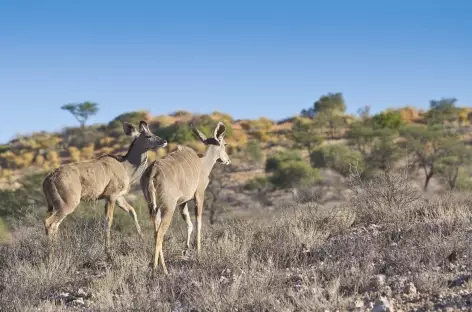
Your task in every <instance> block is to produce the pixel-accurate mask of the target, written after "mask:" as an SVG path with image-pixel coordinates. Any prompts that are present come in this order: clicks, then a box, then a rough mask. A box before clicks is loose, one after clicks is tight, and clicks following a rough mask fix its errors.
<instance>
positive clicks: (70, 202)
mask: <svg viewBox="0 0 472 312" xmlns="http://www.w3.org/2000/svg"><path fill="white" fill-rule="evenodd" d="M123 130H124V133H125V134H126V135H128V136H131V137H132V138H133V141H132V143H131V145H130V146H129V148H128V152H127V153H126V155H124V156H113V155H103V156H100V157H98V158H96V159H93V160H88V161H81V162H77V163H69V164H65V165H62V166H60V167H59V168H57V169H56V170H54V171H53V172H51V173H50V174H48V175H47V176H46V178H45V179H44V181H43V192H44V195H45V197H46V201H47V204H48V213H49V216H48V217H47V218H46V219H45V220H44V226H45V228H46V235H47V236H48V237H50V238H51V237H53V236H55V235H54V234H55V233H56V232H57V229H58V227H59V224H60V223H61V222H62V220H64V218H65V217H66V216H67V215H68V214H70V213H72V212H73V211H74V209H75V208H76V207H77V205H78V204H79V202H80V201H81V200H98V199H105V201H106V204H105V214H106V218H107V228H106V238H105V249H106V250H108V247H109V244H110V228H111V225H112V222H113V211H114V208H115V203H116V204H118V206H119V207H120V208H121V209H123V210H124V211H126V212H128V213H129V214H130V215H131V217H132V218H133V220H134V223H135V226H136V230H137V232H138V234H139V235H140V236H142V234H141V228H140V226H139V223H138V217H137V215H136V211H135V210H134V208H133V207H132V206H131V205H130V204H128V202H127V201H126V200H125V198H124V195H125V194H127V193H128V192H129V190H130V188H131V184H132V183H133V182H135V181H137V180H138V179H139V178H140V177H141V175H142V173H143V172H144V170H145V168H146V165H147V159H148V156H147V152H148V150H150V149H154V148H159V147H165V146H166V145H167V142H166V141H165V140H163V139H161V138H160V137H158V136H156V135H154V134H152V133H151V131H150V130H149V128H148V125H147V123H146V122H145V121H141V122H140V123H139V131H138V130H137V129H136V127H134V126H133V125H131V124H129V123H126V122H124V123H123Z"/></svg>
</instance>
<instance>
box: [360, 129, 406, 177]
mask: <svg viewBox="0 0 472 312" xmlns="http://www.w3.org/2000/svg"><path fill="white" fill-rule="evenodd" d="M374 136H375V139H374V141H373V144H372V147H371V151H370V153H369V154H368V155H366V157H365V163H366V164H369V166H370V167H371V169H381V170H382V171H388V170H389V169H391V168H392V167H393V165H394V163H395V162H396V161H397V160H399V159H400V158H401V156H402V153H401V149H400V148H399V146H398V144H396V142H395V140H396V138H397V137H398V132H397V131H395V130H392V129H390V128H384V129H377V130H375V131H374Z"/></svg>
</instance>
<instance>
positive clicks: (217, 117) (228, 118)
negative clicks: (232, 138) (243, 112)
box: [210, 111, 233, 123]
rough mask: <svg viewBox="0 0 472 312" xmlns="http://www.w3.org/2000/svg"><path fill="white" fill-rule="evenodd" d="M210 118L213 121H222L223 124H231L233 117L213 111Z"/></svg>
mask: <svg viewBox="0 0 472 312" xmlns="http://www.w3.org/2000/svg"><path fill="white" fill-rule="evenodd" d="M210 117H211V118H212V119H213V120H215V121H222V122H224V123H231V122H232V121H233V117H231V115H229V114H225V113H222V112H218V111H214V112H213V113H212V114H211V115H210Z"/></svg>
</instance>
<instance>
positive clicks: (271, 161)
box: [265, 151, 302, 172]
mask: <svg viewBox="0 0 472 312" xmlns="http://www.w3.org/2000/svg"><path fill="white" fill-rule="evenodd" d="M292 161H295V162H299V161H302V157H301V156H300V154H299V153H298V152H296V151H282V152H278V153H277V154H275V155H272V156H270V157H268V158H267V160H266V165H265V171H266V172H276V171H279V170H280V168H281V166H282V164H283V163H286V162H292Z"/></svg>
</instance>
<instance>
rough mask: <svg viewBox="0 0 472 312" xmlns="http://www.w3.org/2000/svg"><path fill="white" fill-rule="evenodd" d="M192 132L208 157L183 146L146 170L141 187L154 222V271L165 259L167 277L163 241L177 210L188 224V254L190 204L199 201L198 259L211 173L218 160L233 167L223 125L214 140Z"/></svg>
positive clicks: (164, 266)
mask: <svg viewBox="0 0 472 312" xmlns="http://www.w3.org/2000/svg"><path fill="white" fill-rule="evenodd" d="M191 129H192V132H193V133H194V134H195V135H196V136H197V137H198V138H199V139H200V141H201V142H203V144H205V146H206V149H205V153H204V155H198V154H197V153H196V152H195V151H194V150H193V149H191V148H189V147H186V146H180V147H179V148H177V149H176V150H175V151H173V152H172V153H170V154H168V155H167V156H166V157H164V158H161V159H158V160H155V161H154V162H152V163H151V164H150V165H149V167H148V168H147V169H146V170H145V171H144V173H143V175H142V177H141V181H140V183H141V188H142V190H143V193H144V197H145V198H146V201H147V202H148V208H149V214H150V216H151V220H152V222H153V223H154V230H155V237H154V238H155V249H154V259H153V260H154V262H153V267H152V269H153V272H154V271H155V270H156V269H157V267H158V263H159V258H160V259H161V264H162V268H163V270H164V274H166V275H167V274H168V271H167V268H166V265H165V261H164V254H163V252H162V242H163V239H164V235H165V233H166V231H167V229H168V228H169V225H170V223H171V221H172V215H173V214H174V211H175V208H176V207H177V206H179V209H180V213H181V215H182V218H183V219H184V221H185V222H186V223H187V240H186V245H185V251H184V252H186V251H187V250H188V249H189V247H190V235H191V234H192V231H193V225H192V221H191V220H190V215H189V212H188V206H187V202H189V201H190V200H195V204H196V205H195V206H196V208H195V217H196V221H197V235H196V245H197V257H198V256H199V255H200V251H201V246H200V241H201V228H202V212H203V201H204V195H205V189H206V188H207V186H208V183H209V175H210V172H211V170H212V168H213V166H214V165H215V163H216V162H217V161H219V162H221V163H223V164H224V165H229V164H230V163H231V160H230V159H229V156H228V154H227V153H226V142H225V140H224V136H225V134H226V127H225V125H224V124H223V123H222V122H219V123H218V124H217V126H216V128H215V130H214V135H213V137H212V138H208V139H207V138H206V137H205V135H204V134H203V133H202V132H200V131H199V130H198V129H196V128H195V127H194V126H193V125H191Z"/></svg>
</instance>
